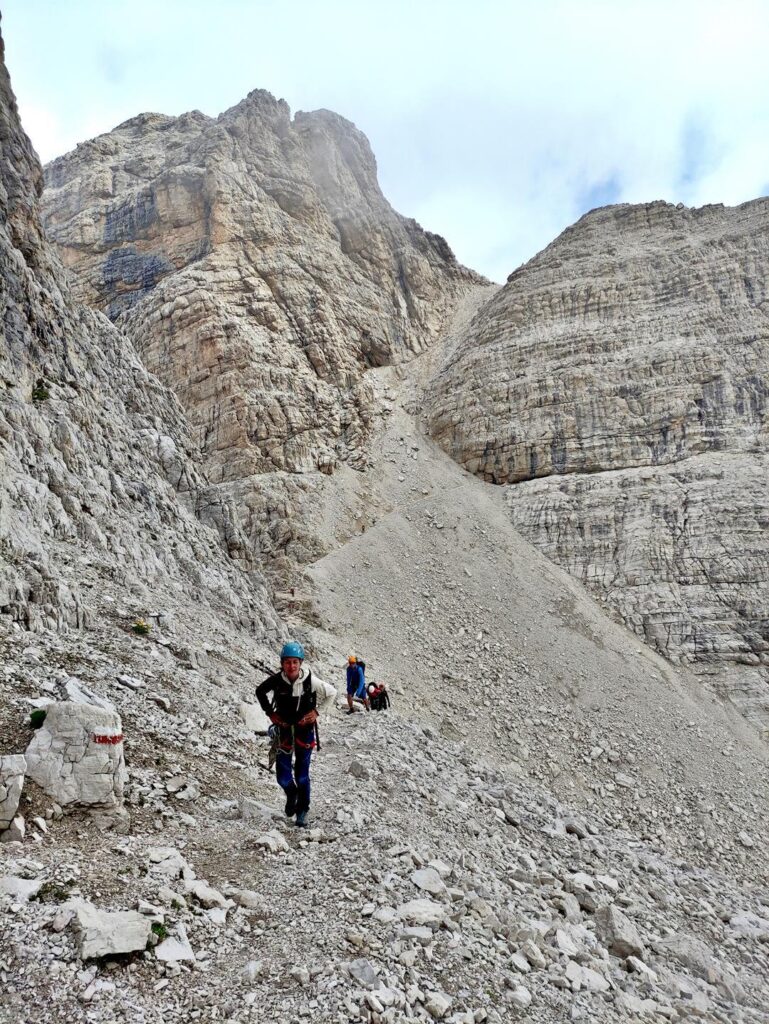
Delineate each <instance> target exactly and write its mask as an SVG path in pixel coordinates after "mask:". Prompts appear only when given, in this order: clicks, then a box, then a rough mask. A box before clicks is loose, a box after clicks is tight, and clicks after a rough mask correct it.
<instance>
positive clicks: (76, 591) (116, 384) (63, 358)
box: [0, 48, 276, 635]
mask: <svg viewBox="0 0 769 1024" xmlns="http://www.w3.org/2000/svg"><path fill="white" fill-rule="evenodd" d="M0 57H2V49H1V48H0ZM0 154H1V155H0V316H1V317H2V327H3V329H2V331H0V614H3V615H8V616H10V617H11V618H12V619H13V620H14V621H16V622H17V623H19V624H20V625H21V626H23V627H24V628H28V629H35V630H39V629H56V630H66V629H68V628H81V627H84V626H87V625H88V624H89V623H95V622H96V618H97V612H96V610H97V609H100V611H101V612H102V613H103V612H106V613H107V614H110V615H113V614H114V601H115V598H114V596H111V595H109V591H110V590H114V591H116V592H118V593H119V594H120V597H121V601H124V602H125V603H126V604H128V606H129V607H130V606H131V605H134V607H136V606H137V605H138V607H139V608H141V607H142V606H143V605H144V604H145V603H146V602H149V601H152V602H153V603H154V602H155V601H162V600H164V599H165V598H166V597H167V595H168V594H170V593H176V594H177V595H181V596H183V598H184V600H185V602H188V601H189V600H190V599H192V600H193V601H195V602H196V603H199V604H202V605H203V606H207V607H217V608H219V609H224V610H226V613H227V615H228V617H230V618H231V619H232V620H234V621H235V622H242V623H244V624H250V625H253V627H254V628H255V631H256V633H257V635H258V634H259V633H263V632H264V631H265V630H269V629H272V628H274V626H275V624H276V620H275V616H274V613H273V612H272V609H271V607H270V604H269V600H268V598H267V594H266V589H265V587H264V583H263V580H262V579H261V577H260V576H259V575H258V573H256V572H255V571H253V564H252V562H251V561H250V558H249V556H248V554H247V545H246V540H245V537H244V535H243V533H242V531H241V530H240V529H239V527H238V526H237V524H236V521H235V518H234V515H233V512H232V509H231V508H230V507H229V506H228V505H227V504H226V503H225V502H224V501H223V500H222V495H221V494H220V493H219V492H218V491H217V490H216V489H214V488H213V487H212V486H211V485H210V483H209V482H208V480H207V479H206V478H205V476H204V474H203V472H202V469H201V466H200V461H199V455H198V454H197V453H196V449H195V447H194V445H193V443H192V441H191V439H190V436H189V428H188V425H187V423H186V421H185V418H184V415H183V413H182V410H181V408H180V406H179V404H178V402H177V401H176V400H175V399H174V397H173V396H172V395H171V393H170V392H169V391H168V390H167V389H166V388H165V387H163V386H162V385H161V384H160V383H159V381H158V380H157V378H155V377H153V376H152V375H151V374H150V373H148V372H147V370H146V369H145V367H144V366H143V364H142V362H141V361H140V359H139V358H138V356H137V354H136V351H135V350H134V348H133V345H132V344H131V342H130V341H129V340H128V339H127V338H126V337H125V335H123V334H121V333H120V332H119V331H118V330H116V329H115V327H113V326H112V325H111V324H110V323H109V321H108V320H107V318H106V317H105V316H103V315H102V314H101V313H97V312H94V311H93V310H89V309H86V308H84V307H82V306H79V305H77V304H76V303H75V302H74V301H73V299H72V296H71V294H70V292H69V290H68V286H67V283H66V275H65V274H64V272H63V270H62V267H61V264H60V262H59V260H58V258H57V257H56V255H55V254H54V251H53V249H52V247H51V246H50V245H49V244H48V243H47V242H46V240H45V237H44V235H43V231H42V227H41V224H40V219H39V199H40V193H41V191H42V171H41V168H40V165H39V163H38V160H37V157H36V156H35V153H34V151H33V149H32V147H31V145H30V142H29V140H28V139H27V137H26V135H25V134H24V132H23V130H22V128H21V125H20V123H19V119H18V114H17V110H16V104H15V99H14V97H13V93H12V91H11V86H10V81H9V78H8V74H7V71H6V69H5V66H4V64H2V62H0ZM105 584H106V585H105ZM84 586H85V587H90V588H92V589H90V590H86V591H85V593H86V594H87V595H88V596H87V597H86V596H84ZM106 601H110V602H113V603H112V605H109V604H107V603H105V602H106ZM100 606H101V608H100Z"/></svg>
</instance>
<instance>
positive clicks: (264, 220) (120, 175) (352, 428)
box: [44, 91, 478, 554]
mask: <svg viewBox="0 0 769 1024" xmlns="http://www.w3.org/2000/svg"><path fill="white" fill-rule="evenodd" d="M46 183H47V188H46V192H45V196H44V203H45V225H46V230H47V232H48V234H49V236H50V237H51V238H52V239H53V240H54V241H55V242H56V245H57V246H58V248H59V251H60V253H61V255H62V258H63V260H64V262H65V264H66V265H67V266H68V267H69V268H70V269H71V270H72V271H73V277H74V279H75V287H76V289H77V294H78V295H79V296H80V297H81V298H82V299H83V300H84V301H86V302H88V303H90V304H92V305H94V306H97V307H98V308H100V309H102V310H104V311H106V312H107V313H108V315H109V316H110V317H111V318H112V319H113V320H114V321H115V322H117V323H118V324H119V325H120V326H122V327H123V328H124V329H125V330H126V331H127V333H128V334H129V335H130V336H131V337H132V338H133V339H134V341H135V343H136V345H137V346H138V348H139V350H140V352H141V355H142V358H143V359H144V361H145V364H146V365H147V366H148V367H149V368H150V369H151V370H152V371H153V372H154V373H156V374H157V375H158V376H159V377H160V378H161V379H162V380H163V381H164V383H166V384H167V385H168V386H169V387H171V388H173V389H174V390H175V391H176V393H177V394H178V396H179V398H180V400H181V402H182V404H183V406H184V408H185V410H186V412H187V414H188V416H189V417H190V420H191V421H192V423H193V424H194V427H195V430H196V434H197V440H198V441H199V442H200V444H201V446H202V447H203V449H204V451H205V453H206V456H207V466H208V470H209V473H210V475H211V477H212V479H213V480H214V481H215V482H217V483H221V484H223V485H224V486H225V488H226V489H227V491H228V493H229V494H231V495H233V496H234V497H235V498H236V501H237V504H238V506H239V508H240V509H241V512H242V515H243V517H244V521H245V522H246V523H247V525H248V526H249V529H250V532H251V534H252V539H253V540H254V541H255V542H256V544H257V546H260V547H262V548H264V549H265V550H267V551H271V550H275V549H287V548H290V546H291V544H292V542H293V543H294V548H295V550H294V553H295V554H301V552H300V551H299V542H298V541H297V536H296V529H286V528H285V525H286V522H287V519H288V518H290V516H287V515H286V513H287V512H288V513H290V512H291V511H292V510H293V509H295V508H296V506H297V505H298V504H299V503H300V502H301V498H302V491H303V485H302V483H300V482H298V481H297V478H296V477H295V476H294V475H295V474H301V473H306V472H308V471H312V470H321V471H323V472H332V471H333V468H334V466H335V465H336V463H337V462H338V461H339V460H344V459H348V458H352V459H353V460H354V459H355V458H356V457H359V449H360V446H361V442H362V440H363V438H364V437H365V436H366V434H367V431H368V424H369V420H370V416H371V403H372V395H371V392H370V389H369V387H368V386H367V385H366V383H365V379H364V376H363V374H364V371H365V370H366V368H367V367H370V366H376V365H382V364H385V363H389V362H392V361H395V360H399V359H403V358H406V357H407V356H409V355H411V354H413V353H416V352H419V351H421V350H422V349H423V348H424V347H425V346H426V345H428V344H429V343H430V342H431V341H432V340H433V339H434V338H435V337H436V335H437V334H438V332H439V331H440V329H441V328H442V327H443V325H444V323H445V321H446V319H447V316H448V314H449V313H450V312H451V310H452V309H453V307H454V305H455V303H456V300H457V299H458V297H459V296H460V295H461V294H462V293H463V292H464V290H465V289H466V288H467V286H468V285H469V284H470V283H471V282H473V281H477V280H478V278H477V275H474V274H472V273H471V272H469V271H466V270H465V269H464V268H462V267H460V266H458V265H457V263H456V260H455V258H454V256H453V254H452V253H451V251H450V249H449V248H448V246H447V245H446V243H445V242H444V241H443V239H441V238H439V237H438V236H435V235H431V234H430V233H429V232H425V231H423V230H422V229H421V228H420V227H419V225H417V224H416V223H415V222H414V221H412V220H407V219H405V218H403V217H401V216H399V215H398V214H396V213H395V212H394V211H393V210H392V209H391V207H390V206H389V204H388V203H387V202H386V200H385V199H384V197H383V195H382V193H381V191H380V189H379V185H378V183H377V178H376V163H375V160H374V157H373V154H372V152H371V149H370V146H369V143H368V141H367V139H366V138H365V136H364V135H363V134H362V133H361V132H360V131H358V130H357V129H356V128H355V127H354V125H352V124H351V123H350V122H348V121H345V120H344V119H343V118H341V117H339V116H337V115H336V114H333V113H331V112H329V111H324V110H321V111H315V112H313V113H297V114H296V116H295V117H294V118H293V119H292V118H291V115H290V111H289V108H288V106H287V105H286V104H285V102H284V101H282V100H280V101H279V100H275V99H274V98H273V97H272V96H271V95H269V93H266V92H263V91H255V92H252V93H251V94H249V96H248V97H247V98H246V99H245V100H243V101H242V102H241V103H239V104H238V105H237V106H235V107H233V108H232V109H230V110H228V111H226V112H225V113H224V114H222V115H221V116H220V117H218V118H210V117H206V116H204V115H203V114H201V113H199V112H197V111H195V112H192V113H190V114H185V115H184V116H182V117H179V118H171V117H164V116H162V115H159V114H143V115H140V116H139V117H136V118H133V119H132V120H130V121H127V122H126V123H125V124H123V125H120V126H119V127H118V128H116V129H115V130H114V131H112V132H110V133H109V134H108V135H104V136H101V137H99V138H97V139H94V140H92V141H90V142H87V143H84V144H82V145H80V146H78V147H77V149H76V150H75V151H74V152H73V153H70V154H68V155H67V156H65V157H62V158H60V159H58V160H56V161H54V162H53V163H52V164H51V165H50V166H49V167H48V168H47V172H46ZM265 474H272V476H271V478H270V479H267V478H265ZM276 518H277V519H279V520H280V521H281V522H282V523H283V527H281V526H280V525H279V524H278V523H276V522H275V519H276ZM257 534H258V539H257ZM305 543H306V542H305ZM305 553H306V552H305Z"/></svg>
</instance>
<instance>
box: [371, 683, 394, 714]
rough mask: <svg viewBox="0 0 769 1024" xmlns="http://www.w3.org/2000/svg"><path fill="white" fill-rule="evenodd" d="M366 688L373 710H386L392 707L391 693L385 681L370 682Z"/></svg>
mask: <svg viewBox="0 0 769 1024" xmlns="http://www.w3.org/2000/svg"><path fill="white" fill-rule="evenodd" d="M366 690H367V693H368V702H369V704H370V706H371V710H372V711H386V710H387V709H388V708H389V707H390V695H389V693H388V692H387V687H386V686H385V684H384V683H369V684H368V686H367V688H366Z"/></svg>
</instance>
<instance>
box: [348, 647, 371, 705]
mask: <svg viewBox="0 0 769 1024" xmlns="http://www.w3.org/2000/svg"><path fill="white" fill-rule="evenodd" d="M356 700H357V701H360V702H361V704H363V705H364V706H365V708H366V711H370V710H371V708H370V707H369V702H368V693H367V692H366V662H365V661H361V659H360V658H356V657H355V655H354V654H351V655H350V656H349V658H348V659H347V714H348V715H352V714H353V713H354V712H355V706H354V704H353V701H356Z"/></svg>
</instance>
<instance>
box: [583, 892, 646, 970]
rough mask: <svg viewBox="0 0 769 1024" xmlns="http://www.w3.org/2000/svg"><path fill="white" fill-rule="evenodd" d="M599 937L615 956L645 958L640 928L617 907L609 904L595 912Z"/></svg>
mask: <svg viewBox="0 0 769 1024" xmlns="http://www.w3.org/2000/svg"><path fill="white" fill-rule="evenodd" d="M595 923H596V926H597V927H596V931H597V934H598V938H599V939H600V940H601V942H602V943H603V944H604V946H606V948H607V949H608V950H609V952H610V953H613V954H614V955H615V956H618V957H622V958H626V957H629V956H634V957H637V958H638V959H639V960H644V959H645V957H646V950H645V948H644V944H643V940H642V939H641V936H640V935H639V934H638V929H637V928H636V926H635V925H634V924H633V922H632V921H631V920H630V919H629V918H627V917H626V916H625V915H624V914H623V913H622V911H621V910H619V909H618V908H617V907H615V906H612V905H611V904H608V905H607V906H605V907H599V908H598V910H597V911H596V913H595Z"/></svg>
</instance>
